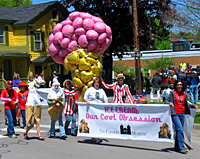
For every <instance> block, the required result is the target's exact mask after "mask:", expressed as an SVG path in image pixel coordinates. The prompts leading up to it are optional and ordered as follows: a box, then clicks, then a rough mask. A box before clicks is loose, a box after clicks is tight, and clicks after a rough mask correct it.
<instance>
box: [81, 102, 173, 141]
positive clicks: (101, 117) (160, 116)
mask: <svg viewBox="0 0 200 159" xmlns="http://www.w3.org/2000/svg"><path fill="white" fill-rule="evenodd" d="M78 105H79V106H78V109H79V110H78V111H79V122H78V123H79V124H78V136H81V137H92V138H105V139H108V138H110V139H127V140H142V141H156V142H170V143H173V131H172V121H171V115H170V108H169V105H165V104H159V105H158V104H114V103H98V104H97V103H95V104H91V105H87V104H86V103H80V102H79V103H78Z"/></svg>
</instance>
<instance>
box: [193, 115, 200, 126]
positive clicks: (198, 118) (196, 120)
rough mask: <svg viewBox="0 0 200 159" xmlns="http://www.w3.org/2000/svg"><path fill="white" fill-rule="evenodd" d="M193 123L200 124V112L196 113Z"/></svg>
mask: <svg viewBox="0 0 200 159" xmlns="http://www.w3.org/2000/svg"><path fill="white" fill-rule="evenodd" d="M194 123H196V124H200V112H196V114H195V119H194Z"/></svg>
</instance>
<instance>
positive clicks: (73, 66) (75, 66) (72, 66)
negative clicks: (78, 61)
mask: <svg viewBox="0 0 200 159" xmlns="http://www.w3.org/2000/svg"><path fill="white" fill-rule="evenodd" d="M70 68H71V69H72V70H76V69H77V68H78V67H77V65H72V64H70Z"/></svg>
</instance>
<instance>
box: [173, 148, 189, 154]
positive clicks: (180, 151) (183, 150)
mask: <svg viewBox="0 0 200 159" xmlns="http://www.w3.org/2000/svg"><path fill="white" fill-rule="evenodd" d="M174 151H176V152H179V153H182V154H186V153H188V149H187V148H185V149H182V150H177V149H174Z"/></svg>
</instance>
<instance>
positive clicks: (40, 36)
mask: <svg viewBox="0 0 200 159" xmlns="http://www.w3.org/2000/svg"><path fill="white" fill-rule="evenodd" d="M36 33H39V35H40V40H35V39H34V50H35V51H42V33H41V32H39V31H36V32H34V38H35V34H36ZM36 42H40V49H36V48H35V46H36V45H35V43H36Z"/></svg>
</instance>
